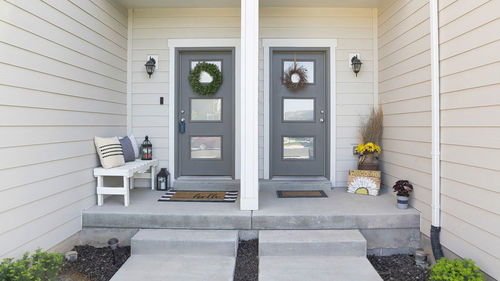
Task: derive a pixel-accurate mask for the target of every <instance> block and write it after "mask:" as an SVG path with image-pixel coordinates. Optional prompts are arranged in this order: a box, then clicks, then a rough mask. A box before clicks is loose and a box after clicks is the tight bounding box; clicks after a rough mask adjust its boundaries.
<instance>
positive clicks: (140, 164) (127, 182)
mask: <svg viewBox="0 0 500 281" xmlns="http://www.w3.org/2000/svg"><path fill="white" fill-rule="evenodd" d="M158 163H159V161H158V159H153V160H140V159H137V160H135V161H133V162H127V163H125V165H123V166H120V167H115V168H111V169H104V168H102V167H98V168H95V169H94V177H96V178H97V205H98V206H101V205H102V204H103V202H104V195H106V194H108V195H123V197H124V198H123V203H124V205H125V206H128V205H129V203H130V189H134V179H151V189H152V190H154V189H155V171H156V167H157V166H158ZM103 177H123V186H120V187H106V186H104V180H103Z"/></svg>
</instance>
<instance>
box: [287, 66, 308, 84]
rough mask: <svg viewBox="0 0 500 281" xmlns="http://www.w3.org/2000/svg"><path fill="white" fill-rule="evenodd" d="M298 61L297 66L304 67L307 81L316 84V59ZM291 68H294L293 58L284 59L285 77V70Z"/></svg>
mask: <svg viewBox="0 0 500 281" xmlns="http://www.w3.org/2000/svg"><path fill="white" fill-rule="evenodd" d="M296 63H297V68H300V67H302V68H303V69H304V70H305V74H306V76H307V79H306V83H308V84H314V61H297V62H296ZM289 69H293V60H286V61H283V77H285V72H286V71H288V70H289Z"/></svg>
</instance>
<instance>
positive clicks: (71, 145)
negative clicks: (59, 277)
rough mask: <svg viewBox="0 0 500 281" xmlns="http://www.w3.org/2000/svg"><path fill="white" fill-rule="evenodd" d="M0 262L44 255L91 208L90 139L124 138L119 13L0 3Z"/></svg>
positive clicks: (100, 6)
mask: <svg viewBox="0 0 500 281" xmlns="http://www.w3.org/2000/svg"><path fill="white" fill-rule="evenodd" d="M0 30H2V32H0V77H1V79H0V135H1V136H2V138H1V139H0V155H2V161H0V222H1V224H0V225H1V226H0V259H2V258H6V257H17V256H19V255H21V254H22V253H23V252H25V251H32V250H34V249H36V248H37V247H38V246H40V247H42V248H44V249H48V248H50V247H52V246H54V245H56V244H57V243H59V242H61V241H62V240H64V239H66V238H68V237H69V236H71V235H72V234H74V233H76V232H77V231H79V230H80V229H81V211H82V210H83V209H85V208H87V207H89V206H92V205H94V204H96V199H95V185H96V183H95V180H94V177H93V176H92V169H93V168H95V167H96V166H98V165H99V163H98V158H97V156H96V152H95V148H94V143H93V142H94V141H93V138H94V136H96V135H97V136H114V135H124V134H125V133H126V94H125V93H126V65H127V56H126V53H127V52H126V46H127V16H126V10H123V9H121V8H117V7H115V6H112V5H111V4H110V3H109V2H108V1H105V0H82V1H74V0H44V1H15V0H7V1H0Z"/></svg>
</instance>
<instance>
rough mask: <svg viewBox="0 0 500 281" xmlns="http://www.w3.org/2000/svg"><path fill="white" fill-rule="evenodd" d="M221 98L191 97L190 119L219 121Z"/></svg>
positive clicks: (220, 116)
mask: <svg viewBox="0 0 500 281" xmlns="http://www.w3.org/2000/svg"><path fill="white" fill-rule="evenodd" d="M221 118H222V99H191V120H192V121H221V120H222V119H221Z"/></svg>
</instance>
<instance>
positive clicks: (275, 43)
mask: <svg viewBox="0 0 500 281" xmlns="http://www.w3.org/2000/svg"><path fill="white" fill-rule="evenodd" d="M262 45H263V47H264V179H269V178H270V167H269V165H270V164H269V163H270V162H269V157H270V155H269V153H270V143H269V142H270V135H269V128H270V127H269V125H270V124H269V122H270V109H269V92H270V89H269V86H270V81H269V73H270V72H269V71H270V69H269V59H270V58H269V55H270V53H269V50H270V48H273V47H289V48H300V47H303V48H328V51H329V53H330V54H329V55H330V62H329V63H330V106H329V107H330V108H329V111H328V112H329V114H330V120H329V122H330V178H329V180H330V182H331V184H332V186H335V178H336V170H337V169H336V159H337V157H336V150H337V110H336V105H337V88H336V85H337V81H336V73H337V71H336V67H335V60H336V57H335V54H336V48H337V40H336V39H263V40H262Z"/></svg>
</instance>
